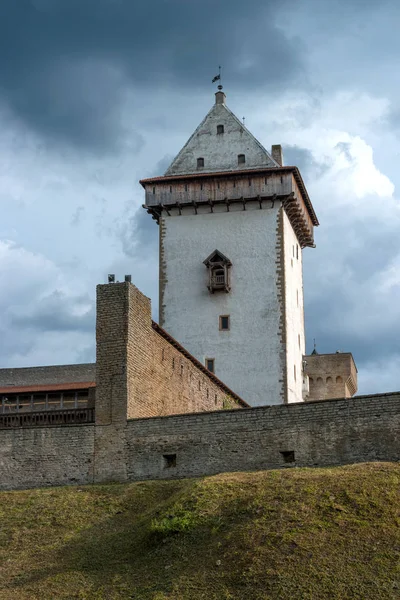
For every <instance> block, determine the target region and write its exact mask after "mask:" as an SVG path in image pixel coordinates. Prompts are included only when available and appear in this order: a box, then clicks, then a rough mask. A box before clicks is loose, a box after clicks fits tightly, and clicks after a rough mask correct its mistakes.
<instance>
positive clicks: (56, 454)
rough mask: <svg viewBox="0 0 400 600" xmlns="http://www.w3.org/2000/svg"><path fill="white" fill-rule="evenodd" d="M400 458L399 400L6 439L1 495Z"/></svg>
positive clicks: (33, 431)
mask: <svg viewBox="0 0 400 600" xmlns="http://www.w3.org/2000/svg"><path fill="white" fill-rule="evenodd" d="M399 458H400V393H393V394H383V395H373V396H359V397H354V398H351V399H338V400H328V401H317V402H308V403H298V404H288V405H278V406H263V407H257V408H247V409H243V410H240V411H238V410H225V411H224V410H221V411H215V412H208V413H204V412H203V413H196V414H183V415H174V416H165V417H151V418H146V419H130V420H128V421H125V423H119V424H118V425H109V426H108V427H104V426H103V427H102V426H95V425H70V426H56V427H41V428H27V429H19V430H15V429H12V430H0V489H2V490H7V489H18V488H28V487H43V486H52V485H68V484H87V483H95V482H104V481H121V482H122V481H135V480H144V479H164V478H180V477H194V476H203V475H212V474H215V473H220V472H225V471H251V470H262V469H277V468H288V467H289V468H290V467H296V466H299V467H300V466H301V467H324V466H333V465H343V464H351V463H359V462H369V461H398V460H399Z"/></svg>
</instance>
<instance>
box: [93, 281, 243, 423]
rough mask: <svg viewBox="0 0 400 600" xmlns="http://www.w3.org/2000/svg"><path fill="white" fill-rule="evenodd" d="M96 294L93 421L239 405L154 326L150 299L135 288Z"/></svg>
mask: <svg viewBox="0 0 400 600" xmlns="http://www.w3.org/2000/svg"><path fill="white" fill-rule="evenodd" d="M97 293H98V306H97V348H98V351H97V379H96V386H97V387H96V423H98V424H101V425H106V424H109V423H111V422H112V423H116V422H119V421H121V422H123V420H124V419H125V420H126V417H128V419H129V418H136V417H153V416H163V415H171V414H180V413H188V412H201V411H210V410H216V409H222V408H235V406H237V402H236V401H235V399H234V398H232V397H230V396H229V394H228V393H227V392H226V390H225V389H224V388H223V387H221V385H219V384H218V383H216V381H215V380H213V379H212V378H211V376H209V375H208V374H207V372H204V370H200V369H199V368H198V367H197V366H196V364H195V362H193V361H191V360H190V359H189V358H187V357H186V356H184V355H183V354H182V352H181V351H180V350H179V349H178V348H177V347H175V346H174V345H172V344H171V343H170V341H168V339H165V337H163V336H162V335H161V334H160V333H159V331H158V330H157V329H155V328H154V327H153V322H152V320H151V302H150V299H149V298H147V297H146V296H144V295H143V294H142V293H141V292H140V291H139V290H138V289H137V288H136V287H135V286H133V285H131V284H129V283H116V284H106V285H100V286H98V288H97ZM111 406H113V409H112V411H111ZM111 412H113V415H112V414H111ZM118 415H120V416H119V417H118Z"/></svg>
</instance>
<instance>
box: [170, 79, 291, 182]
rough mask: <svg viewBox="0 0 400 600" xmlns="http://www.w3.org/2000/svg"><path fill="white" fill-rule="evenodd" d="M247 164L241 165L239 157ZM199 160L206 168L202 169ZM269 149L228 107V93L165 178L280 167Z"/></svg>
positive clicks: (219, 98) (218, 97)
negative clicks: (199, 159) (201, 160)
mask: <svg viewBox="0 0 400 600" xmlns="http://www.w3.org/2000/svg"><path fill="white" fill-rule="evenodd" d="M240 154H242V155H244V156H245V162H244V163H240V164H238V156H239V155H240ZM198 158H202V159H204V166H202V167H199V166H198V161H197V159H198ZM279 166H280V165H278V163H277V162H276V161H275V160H274V159H273V158H272V156H271V155H270V154H269V152H267V150H266V149H265V148H264V146H262V144H260V142H259V141H258V140H256V138H255V137H254V136H253V134H251V133H250V131H249V130H248V129H247V128H246V127H245V126H244V124H243V123H242V122H241V121H240V120H239V119H238V118H237V117H236V116H235V115H234V114H233V112H232V111H231V110H229V108H228V107H227V106H226V104H225V94H224V93H223V92H222V91H219V92H217V93H216V103H215V104H214V106H213V107H212V108H211V110H210V111H209V112H208V114H207V115H206V117H205V118H204V119H203V121H202V122H201V123H200V125H199V126H198V127H197V129H196V130H195V132H194V133H193V135H192V136H191V137H190V138H189V140H188V141H187V142H186V144H185V145H184V146H183V148H182V150H181V151H180V152H179V154H178V155H177V156H176V158H175V159H174V160H173V161H172V164H171V165H170V167H169V168H168V169H167V171H166V172H165V176H173V175H186V174H190V173H199V172H201V171H202V170H204V172H207V173H210V172H214V171H215V172H221V171H233V170H235V171H236V170H238V169H240V170H247V169H254V168H259V167H279Z"/></svg>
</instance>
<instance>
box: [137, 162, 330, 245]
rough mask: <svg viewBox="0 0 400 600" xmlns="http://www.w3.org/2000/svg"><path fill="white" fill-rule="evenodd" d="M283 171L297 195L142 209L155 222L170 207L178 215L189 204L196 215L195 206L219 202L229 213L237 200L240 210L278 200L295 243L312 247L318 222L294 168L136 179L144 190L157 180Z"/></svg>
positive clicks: (245, 175) (211, 206)
mask: <svg viewBox="0 0 400 600" xmlns="http://www.w3.org/2000/svg"><path fill="white" fill-rule="evenodd" d="M286 173H291V174H292V175H293V177H294V179H295V182H296V184H297V188H298V190H299V191H300V197H298V196H297V195H296V193H295V192H294V191H292V192H290V193H288V194H272V195H271V194H270V195H257V196H254V195H249V196H241V197H240V198H223V199H218V200H211V199H208V200H196V201H192V202H190V201H189V202H188V201H185V202H184V203H179V202H170V203H169V202H164V203H160V204H155V205H149V204H143V208H145V209H146V210H147V212H148V213H149V214H151V215H152V217H153V219H155V220H156V221H157V223H158V221H159V218H160V216H161V214H162V212H163V211H165V212H166V213H167V215H170V212H169V210H170V209H173V208H175V209H177V210H178V211H179V214H181V211H182V208H184V207H190V206H191V207H192V208H193V212H194V214H197V208H198V206H208V207H209V208H210V212H213V209H214V206H215V205H223V206H225V207H226V210H227V211H228V212H229V206H230V205H231V204H233V203H240V204H242V206H243V210H246V203H247V202H251V201H253V202H254V201H256V202H258V203H259V207H260V209H262V208H263V207H266V206H268V204H264V202H267V203H268V201H269V202H271V206H274V203H275V201H279V202H281V203H282V205H283V207H284V209H285V212H286V213H287V215H288V218H289V220H290V222H291V225H292V227H293V229H294V231H295V233H296V235H297V238H298V240H299V243H300V245H301V247H302V248H304V247H306V246H310V247H314V246H315V244H314V233H313V227H317V226H318V225H319V221H318V218H317V215H316V214H315V211H314V207H313V205H312V203H311V200H310V197H309V195H308V192H307V189H306V187H305V185H304V181H303V179H302V177H301V175H300V171H299V169H298V168H297V167H291V166H287V167H272V168H271V167H269V168H268V167H265V168H261V169H260V168H258V169H243V170H240V171H239V170H236V171H220V172H214V173H213V172H208V173H190V174H187V175H170V176H162V177H152V178H149V179H142V180H140V184H141V185H142V186H143V187H144V188H145V189H146V186H150V185H152V186H156V185H157V184H160V183H163V184H164V183H173V182H180V183H184V182H185V181H187V182H190V181H196V180H198V181H199V182H204V180H207V179H209V180H215V179H216V178H217V179H233V180H237V179H241V178H243V177H246V178H248V177H249V176H250V175H257V176H264V177H268V175H282V174H286Z"/></svg>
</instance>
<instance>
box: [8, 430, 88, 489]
mask: <svg viewBox="0 0 400 600" xmlns="http://www.w3.org/2000/svg"><path fill="white" fill-rule="evenodd" d="M94 433H95V428H94V425H75V426H74V425H70V426H65V427H32V428H23V429H9V430H4V429H3V430H0V490H12V489H20V488H32V487H47V486H53V485H73V484H84V483H91V482H92V481H93V464H94Z"/></svg>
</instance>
